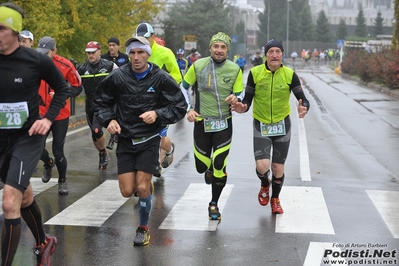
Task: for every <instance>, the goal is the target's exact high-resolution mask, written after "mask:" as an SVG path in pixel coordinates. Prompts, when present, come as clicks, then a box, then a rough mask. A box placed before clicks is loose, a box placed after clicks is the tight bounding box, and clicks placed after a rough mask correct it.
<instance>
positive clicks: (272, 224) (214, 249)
mask: <svg viewBox="0 0 399 266" xmlns="http://www.w3.org/2000/svg"><path fill="white" fill-rule="evenodd" d="M297 73H298V74H299V76H300V78H301V80H302V83H303V86H304V90H305V93H306V94H307V96H308V98H309V100H310V102H311V110H310V113H309V114H308V115H307V116H306V117H305V119H303V120H299V119H298V118H297V114H296V110H295V106H296V100H294V98H293V99H292V101H291V104H292V107H293V108H292V114H291V117H292V135H291V146H290V151H289V156H288V158H287V163H286V179H285V183H284V188H283V191H282V194H281V196H280V198H281V202H282V206H283V208H284V210H285V213H284V214H283V215H278V216H277V217H276V216H275V215H272V214H271V213H270V206H266V207H262V206H260V205H259V204H258V202H257V193H258V190H259V180H258V179H257V177H256V175H255V166H254V165H255V164H254V160H253V155H252V119H251V113H250V112H248V113H246V114H234V116H233V122H234V133H233V134H234V136H233V144H232V149H231V153H230V155H229V158H228V167H227V171H228V182H227V186H226V188H225V191H224V192H223V194H222V196H223V197H222V199H221V203H220V207H221V209H222V221H221V222H220V223H219V224H218V223H217V222H215V221H209V220H208V217H207V207H206V206H207V204H208V202H209V200H210V197H211V192H210V186H207V185H205V183H204V181H203V176H202V175H200V174H198V173H197V172H196V171H195V168H194V161H193V154H192V124H190V123H189V122H188V121H186V120H185V119H184V120H182V121H180V122H179V123H177V124H176V125H172V126H171V127H170V129H169V136H170V137H171V139H172V140H174V141H175V143H176V153H175V160H174V163H173V164H172V165H171V166H170V167H169V168H168V169H164V171H163V174H162V177H161V178H156V177H154V178H153V181H154V185H155V191H154V194H153V200H152V210H151V216H150V223H149V228H150V233H151V242H150V244H149V245H148V246H145V247H133V245H132V241H133V238H134V235H135V229H136V227H137V225H138V205H137V198H135V197H132V198H130V199H124V198H122V197H121V196H120V193H119V190H118V185H117V181H116V180H117V176H116V157H115V150H113V151H109V156H110V163H109V167H108V169H107V170H106V171H99V170H98V169H97V166H98V155H97V152H96V150H95V148H94V146H93V144H92V142H91V137H90V132H89V130H88V129H87V127H86V126H85V125H84V124H83V125H80V126H78V127H76V128H73V129H71V130H70V132H69V134H70V135H69V136H68V137H67V140H66V145H65V150H66V155H67V159H68V185H69V191H70V193H69V195H68V196H58V194H57V185H56V182H57V171H56V169H54V170H53V179H52V180H51V181H50V183H48V184H45V185H44V184H42V183H41V181H40V178H39V177H40V175H41V171H42V166H41V163H39V165H38V170H37V173H36V175H35V176H34V177H33V179H32V183H33V187H34V188H35V187H36V188H37V189H36V190H35V194H36V200H37V202H38V203H39V204H40V206H41V209H42V214H43V218H44V222H45V228H46V231H47V232H48V233H50V234H53V235H56V236H57V238H58V246H57V249H56V251H55V253H54V254H53V256H52V264H51V265H57V266H58V265H59V266H62V265H65V266H76V265H85V266H86V265H88V266H89V265H90V266H91V265H96V266H103V265H104V266H105V265H165V266H169V265H199V266H200V265H279V266H299V265H306V266H318V265H331V262H329V261H327V260H328V259H343V262H345V263H346V264H341V265H349V264H350V263H352V264H355V263H356V265H379V264H378V263H380V262H382V260H385V261H388V260H390V261H392V263H391V264H387V265H397V264H393V263H395V259H397V258H396V255H395V253H394V252H393V251H396V250H398V248H399V223H398V222H397V221H398V220H399V214H398V213H399V203H398V202H399V183H398V176H399V165H398V163H397V162H398V161H399V102H398V100H396V99H394V98H391V97H389V96H387V95H384V94H381V93H379V92H376V91H373V90H370V89H367V88H364V87H361V86H359V85H357V84H356V83H355V82H352V81H348V80H345V79H342V77H340V76H338V75H336V74H334V73H333V71H331V70H329V69H327V68H324V67H322V68H316V67H315V68H310V69H297ZM107 135H108V134H107ZM49 145H51V143H48V147H50V146H49ZM33 242H34V240H33V237H32V235H31V233H30V231H29V229H28V228H27V227H26V226H24V227H23V233H22V236H21V242H20V246H19V248H18V251H17V255H16V257H15V261H14V265H23V266H24V265H34V260H33V253H32V246H33ZM346 245H348V246H346ZM381 249H382V250H383V251H384V252H388V253H386V256H385V257H384V256H382V258H380V257H378V256H374V253H373V252H374V250H377V251H379V250H381ZM346 250H348V251H349V250H352V253H353V252H355V251H359V252H360V251H362V250H363V253H364V254H367V256H366V257H364V258H363V257H359V256H357V257H355V256H354V255H353V254H352V255H351V256H346V257H345V258H341V257H339V256H338V257H336V256H334V255H337V254H340V252H344V251H346ZM367 250H368V252H369V253H365V252H366V251H367ZM333 252H338V253H333ZM369 254H373V256H369ZM377 255H378V254H377ZM361 259H364V260H365V261H364V263H365V264H361V263H362V262H363V261H360V260H361ZM372 259H373V260H379V261H374V262H373V261H371V260H372ZM366 260H368V261H369V262H370V263H367V261H366ZM373 263H374V264H373ZM396 263H397V262H396Z"/></svg>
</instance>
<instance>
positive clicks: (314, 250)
mask: <svg viewBox="0 0 399 266" xmlns="http://www.w3.org/2000/svg"><path fill="white" fill-rule="evenodd" d="M326 249H331V250H332V251H333V252H336V251H338V252H341V249H340V248H338V247H334V246H333V243H327V242H310V243H309V248H308V252H307V253H306V258H305V262H304V263H303V266H314V265H320V263H321V261H322V260H323V258H325V257H323V255H324V252H325V250H326ZM325 260H326V261H327V260H337V258H334V257H332V256H331V254H330V255H328V256H327V258H326V259H325ZM338 260H340V261H342V264H341V263H340V264H339V265H348V264H347V263H346V261H345V262H344V259H343V258H338ZM323 265H325V264H323Z"/></svg>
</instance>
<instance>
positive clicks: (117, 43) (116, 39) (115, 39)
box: [108, 37, 119, 46]
mask: <svg viewBox="0 0 399 266" xmlns="http://www.w3.org/2000/svg"><path fill="white" fill-rule="evenodd" d="M110 42H113V43H116V45H118V46H119V39H118V38H116V37H111V38H109V40H108V43H110Z"/></svg>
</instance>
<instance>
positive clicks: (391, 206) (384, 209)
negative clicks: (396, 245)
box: [366, 190, 399, 238]
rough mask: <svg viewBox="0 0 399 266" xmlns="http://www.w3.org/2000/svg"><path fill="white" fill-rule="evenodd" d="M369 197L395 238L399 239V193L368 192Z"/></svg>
mask: <svg viewBox="0 0 399 266" xmlns="http://www.w3.org/2000/svg"><path fill="white" fill-rule="evenodd" d="M366 192H367V195H368V196H369V198H370V199H371V201H372V202H373V204H374V206H375V208H376V209H377V211H378V212H379V213H380V215H381V217H382V219H383V220H384V222H385V224H386V225H387V227H388V229H389V230H390V231H391V233H392V235H393V237H394V238H399V223H398V221H399V213H398V212H397V211H395V210H397V208H398V202H399V192H398V191H383V190H366Z"/></svg>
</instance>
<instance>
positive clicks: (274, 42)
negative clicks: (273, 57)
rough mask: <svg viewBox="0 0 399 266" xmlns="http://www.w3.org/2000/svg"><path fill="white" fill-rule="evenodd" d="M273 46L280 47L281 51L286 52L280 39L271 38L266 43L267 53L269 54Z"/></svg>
mask: <svg viewBox="0 0 399 266" xmlns="http://www.w3.org/2000/svg"><path fill="white" fill-rule="evenodd" d="M272 47H278V48H280V49H281V52H284V49H283V44H282V43H281V42H280V41H277V40H274V39H271V40H270V41H268V42H267V43H266V45H265V54H267V51H269V49H270V48H272Z"/></svg>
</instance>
